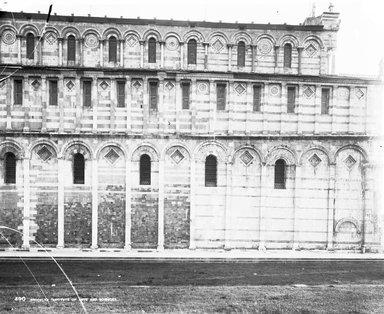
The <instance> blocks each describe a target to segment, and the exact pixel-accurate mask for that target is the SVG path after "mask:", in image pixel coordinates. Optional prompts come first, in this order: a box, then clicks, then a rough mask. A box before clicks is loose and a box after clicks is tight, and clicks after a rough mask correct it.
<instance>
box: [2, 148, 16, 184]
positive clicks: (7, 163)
mask: <svg viewBox="0 0 384 314" xmlns="http://www.w3.org/2000/svg"><path fill="white" fill-rule="evenodd" d="M4 168H5V173H4V183H16V156H15V155H14V154H13V153H6V154H5V156H4Z"/></svg>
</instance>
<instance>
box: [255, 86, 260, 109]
mask: <svg viewBox="0 0 384 314" xmlns="http://www.w3.org/2000/svg"><path fill="white" fill-rule="evenodd" d="M260 107H261V85H254V86H253V111H260Z"/></svg>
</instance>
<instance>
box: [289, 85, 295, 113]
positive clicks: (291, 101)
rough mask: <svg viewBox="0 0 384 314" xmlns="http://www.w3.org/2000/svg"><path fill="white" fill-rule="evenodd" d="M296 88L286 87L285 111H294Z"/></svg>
mask: <svg viewBox="0 0 384 314" xmlns="http://www.w3.org/2000/svg"><path fill="white" fill-rule="evenodd" d="M295 101H296V88H295V87H293V86H289V87H288V89H287V112H288V113H294V112H295Z"/></svg>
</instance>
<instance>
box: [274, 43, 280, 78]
mask: <svg viewBox="0 0 384 314" xmlns="http://www.w3.org/2000/svg"><path fill="white" fill-rule="evenodd" d="M279 48H280V46H275V72H276V71H277V68H278V66H279Z"/></svg>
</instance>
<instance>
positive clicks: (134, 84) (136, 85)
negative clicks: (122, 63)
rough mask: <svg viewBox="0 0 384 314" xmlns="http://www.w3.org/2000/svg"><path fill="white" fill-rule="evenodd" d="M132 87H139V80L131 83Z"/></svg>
mask: <svg viewBox="0 0 384 314" xmlns="http://www.w3.org/2000/svg"><path fill="white" fill-rule="evenodd" d="M133 87H134V88H136V89H139V88H140V87H141V83H140V82H139V81H136V82H135V83H133Z"/></svg>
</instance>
